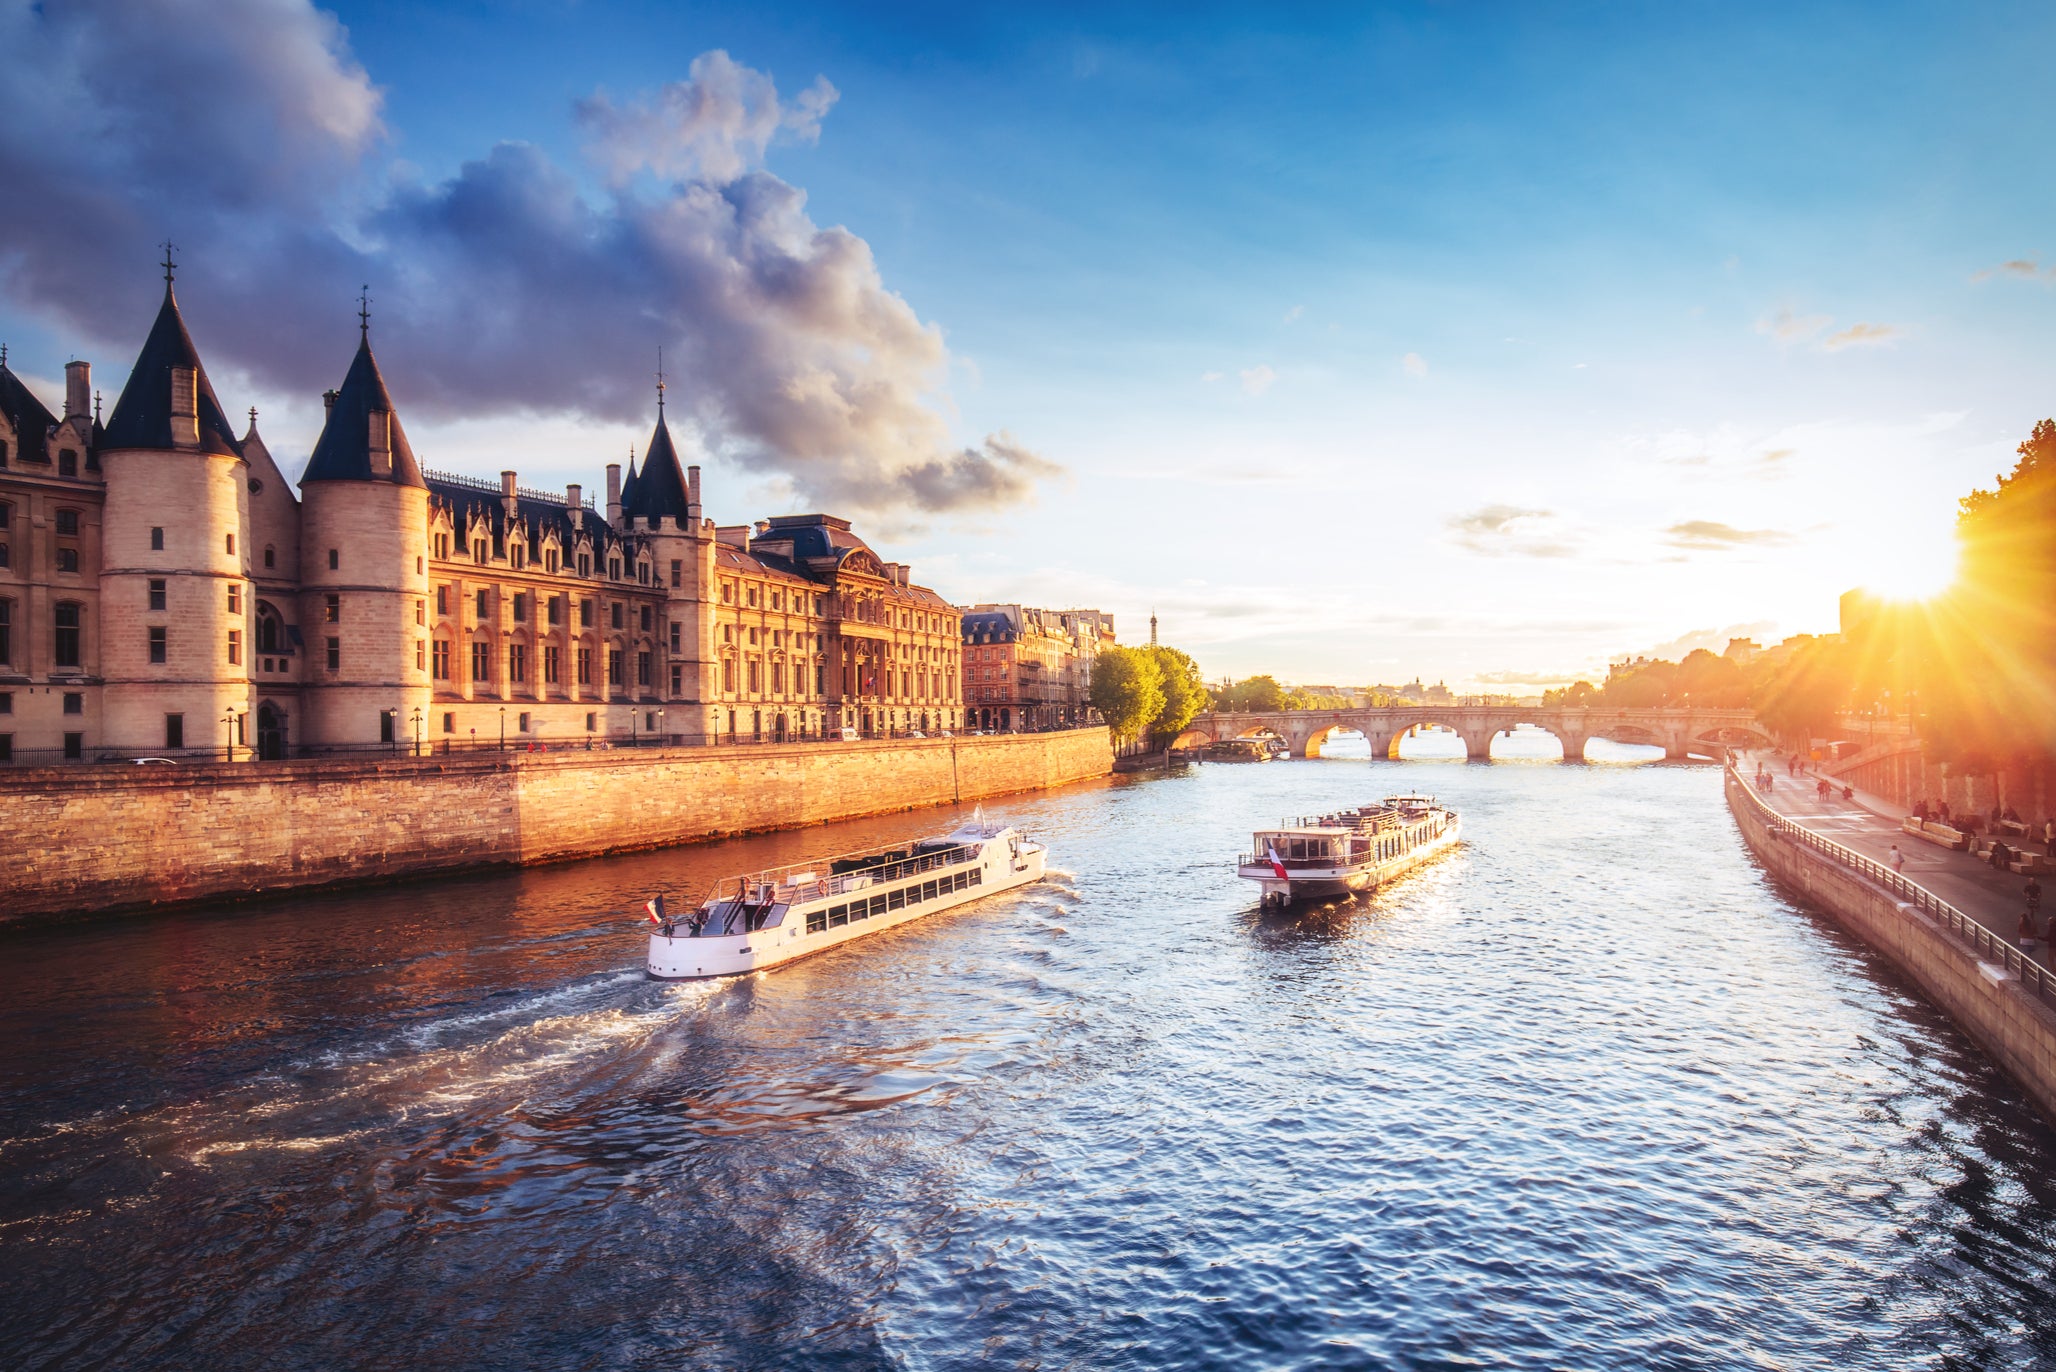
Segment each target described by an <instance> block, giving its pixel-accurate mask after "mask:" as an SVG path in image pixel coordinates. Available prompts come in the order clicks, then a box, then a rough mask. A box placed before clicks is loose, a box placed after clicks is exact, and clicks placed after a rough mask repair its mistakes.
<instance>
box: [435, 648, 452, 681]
mask: <svg viewBox="0 0 2056 1372" xmlns="http://www.w3.org/2000/svg"><path fill="white" fill-rule="evenodd" d="M432 661H433V663H434V667H433V675H434V676H435V679H436V680H437V681H448V680H449V679H450V640H448V639H447V638H439V639H437V640H436V641H435V653H434V657H433V659H432Z"/></svg>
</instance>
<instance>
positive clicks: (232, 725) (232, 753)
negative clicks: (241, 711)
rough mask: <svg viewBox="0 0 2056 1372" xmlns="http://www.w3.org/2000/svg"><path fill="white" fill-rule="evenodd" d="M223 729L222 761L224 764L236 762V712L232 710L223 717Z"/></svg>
mask: <svg viewBox="0 0 2056 1372" xmlns="http://www.w3.org/2000/svg"><path fill="white" fill-rule="evenodd" d="M221 727H222V731H223V732H222V744H221V760H222V761H223V762H234V761H235V760H236V712H235V711H234V710H230V711H229V712H228V713H227V714H225V715H223V716H222V717H221Z"/></svg>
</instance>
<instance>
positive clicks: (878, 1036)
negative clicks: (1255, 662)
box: [0, 730, 2056, 1368]
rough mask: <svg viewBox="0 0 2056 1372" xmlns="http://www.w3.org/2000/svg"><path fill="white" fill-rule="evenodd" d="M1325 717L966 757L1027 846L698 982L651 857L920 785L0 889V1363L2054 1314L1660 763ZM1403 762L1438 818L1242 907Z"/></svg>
mask: <svg viewBox="0 0 2056 1372" xmlns="http://www.w3.org/2000/svg"><path fill="white" fill-rule="evenodd" d="M1528 732H1529V731H1525V730H1524V731H1521V733H1519V734H1516V735H1515V737H1514V738H1512V739H1502V740H1500V744H1499V752H1500V755H1501V756H1502V757H1504V756H1505V755H1506V751H1507V749H1508V748H1509V746H1517V747H1527V746H1536V741H1534V740H1529V739H1527V738H1526V737H1525V735H1526V734H1527V733H1528ZM1427 737H1428V738H1429V739H1433V738H1434V737H1435V736H1433V735H1429V736H1427ZM1444 737H1449V738H1450V741H1452V742H1454V739H1453V737H1451V736H1444ZM1337 742H1338V743H1340V742H1341V741H1339V740H1338V741H1337ZM1539 743H1540V745H1543V746H1546V747H1547V748H1548V749H1549V750H1550V752H1549V753H1547V754H1545V755H1553V749H1554V743H1553V740H1549V739H1547V736H1543V737H1542V739H1541V740H1540V741H1539ZM1359 746H1360V744H1359ZM1459 746H1460V745H1459ZM1346 751H1347V750H1346V747H1337V748H1335V749H1333V750H1331V753H1330V755H1329V756H1328V757H1326V758H1324V759H1322V760H1320V761H1317V762H1287V763H1277V764H1271V765H1265V766H1240V767H1238V766H1208V767H1204V768H1199V769H1196V770H1194V771H1192V772H1189V773H1185V774H1182V775H1176V776H1171V777H1162V778H1157V777H1153V778H1146V779H1127V780H1119V781H1115V782H1111V783H1107V784H1103V785H1094V786H1086V787H1079V788H1073V789H1071V790H1068V791H1065V792H1063V793H1060V794H1053V795H1045V796H1036V797H1029V798H1025V799H1022V800H1019V801H1017V802H1011V803H1009V804H1007V805H1006V806H1005V807H1004V809H1005V810H1006V812H1007V814H1008V816H1009V817H1010V818H1013V819H1015V820H1017V821H1018V822H1020V823H1022V824H1023V825H1024V826H1025V827H1027V828H1028V829H1029V830H1030V831H1031V832H1033V833H1035V834H1036V835H1037V836H1039V837H1043V838H1046V839H1048V840H1049V841H1050V843H1051V844H1052V850H1053V857H1054V859H1055V864H1056V867H1057V868H1058V870H1057V871H1055V872H1054V873H1053V874H1052V877H1051V879H1050V880H1049V881H1047V882H1045V883H1043V884H1042V885H1040V886H1038V887H1035V888H1032V889H1029V890H1026V891H1022V892H1017V893H1012V894H1009V895H1006V896H1002V897H998V898H995V899H993V900H991V901H987V902H984V903H982V904H979V905H976V906H973V907H969V908H966V909H963V910H960V911H957V912H952V913H949V914H946V915H942V916H937V917H935V918H932V919H930V920H928V921H924V922H923V923H922V924H919V925H916V926H914V927H912V928H908V929H900V930H895V931H892V932H889V933H886V934H883V935H880V936H878V937H876V938H874V939H871V940H868V941H866V942H865V943H864V944H862V945H860V946H858V947H856V948H853V949H847V950H844V951H841V952H837V953H832V954H829V955H826V956H823V957H820V958H816V959H813V960H810V961H807V962H803V963H800V964H796V965H794V966H791V967H788V968H783V969H780V970H778V971H776V972H773V973H770V974H767V975H764V976H760V977H756V978H751V979H748V980H743V981H738V982H730V983H722V984H718V985H703V984H702V985H659V984H654V983H651V982H648V981H646V980H645V979H643V977H642V976H641V975H640V971H639V968H640V957H641V946H640V942H641V940H640V935H639V932H638V927H637V925H636V922H635V921H636V915H635V910H636V907H637V906H639V905H640V903H641V901H642V900H643V899H644V898H645V897H646V896H647V894H648V893H649V892H651V891H653V890H657V889H665V890H669V891H671V892H673V893H674V894H675V895H677V896H679V897H687V896H691V895H694V894H696V893H697V892H699V891H700V890H703V889H704V888H705V887H706V886H708V885H709V884H711V882H712V881H713V879H714V878H715V877H716V876H719V875H725V874H728V873H729V872H731V871H733V870H734V869H737V868H741V867H753V866H761V865H768V864H770V863H774V862H783V861H788V860H798V859H802V858H810V857H814V856H819V855H821V854H823V853H825V852H828V851H832V850H836V849H841V848H847V847H854V846H857V845H860V844H866V843H871V842H882V841H886V840H898V839H903V838H906V837H910V836H914V835H919V834H922V833H925V832H928V831H930V830H933V829H938V828H940V827H943V825H944V823H945V820H946V818H947V817H945V816H939V815H936V814H928V815H912V816H897V817H893V818H890V819H883V820H875V821H868V822H864V823H861V824H855V825H846V826H840V827H839V828H837V829H835V830H815V831H810V832H807V833H801V834H787V835H778V836H772V837H768V838H763V839H753V840H746V841H739V842H735V843H729V844H722V845H711V846H707V847H702V848H694V849H686V850H679V851H674V852H669V853H658V854H640V855H636V856H633V857H626V858H621V859H615V860H608V861H603V862H592V863H583V864H578V865H575V866H566V867H560V868H545V869H537V870H534V871H529V872H522V873H514V874H506V873H502V874H494V875H490V876H482V877H474V878H466V879H461V880H451V881H443V882H436V883H423V884H418V885H413V886H409V887H405V888H400V889H392V890H383V891H376V892H361V893H355V894H346V895H326V896H318V897H310V898H304V899H295V900H290V901H281V902H277V903H271V904H266V905H262V906H249V907H242V908H236V909H226V910H221V911H213V912H193V913H186V914H179V915H173V916H160V917H154V918H137V919H122V920H114V921H99V922H90V923H82V924H79V925H75V926H72V927H66V928H58V929H53V930H46V931H42V932H34V933H16V934H12V935H10V936H8V937H7V938H6V939H5V941H4V951H5V954H6V956H5V957H4V959H0V968H4V970H0V978H4V985H0V989H4V992H5V994H4V997H0V1180H4V1184H0V1236H4V1242H5V1243H6V1245H7V1249H6V1251H7V1253H8V1261H7V1263H6V1264H5V1266H4V1276H0V1362H4V1364H5V1365H7V1366H10V1367H97V1366H123V1367H192V1366H206V1367H210V1368H243V1367H251V1368H257V1367H263V1368H280V1367H285V1368H295V1367H300V1368H330V1367H393V1366H411V1365H421V1366H438V1367H467V1368H468V1367H477V1368H507V1367H553V1368H554V1367H584V1366H592V1367H617V1366H687V1365H702V1364H704V1365H711V1366H731V1365H733V1366H762V1367H784V1366H795V1365H807V1366H851V1367H870V1366H879V1367H885V1366H923V1367H952V1368H954V1367H965V1368H969V1367H984V1366H991V1365H1017V1366H1029V1367H1103V1366H1135V1367H1195V1366H1206V1365H1233V1366H1266V1367H1330V1366H1365V1367H1390V1366H1398V1367H1457V1366H1485V1367H1489V1366H1520V1367H1527V1366H1552V1367H1619V1368H1644V1367H1707V1368H1726V1367H1735V1366H1764V1367H1818V1366H1828V1365H1836V1366H1842V1367H1850V1368H1903V1367H1916V1366H1933V1367H1942V1366H1949V1367H1992V1368H1999V1367H2008V1368H2011V1367H2024V1366H2036V1365H2043V1364H2044V1363H2045V1362H2046V1361H2047V1360H2049V1358H2050V1357H2051V1345H2052V1330H2056V1321H2052V1318H2051V1315H2050V1313H2049V1303H2048V1302H2047V1300H2046V1299H2045V1298H2044V1296H2043V1294H2042V1293H2043V1292H2045V1291H2047V1290H2048V1289H2049V1284H2050V1280H2051V1275H2052V1268H2056V1224H2052V1221H2056V1208H2052V1206H2056V1148H2052V1136H2051V1134H2050V1132H2049V1131H2048V1130H2047V1129H2045V1128H2044V1127H2043V1126H2042V1125H2041V1124H2040V1123H2039V1122H2038V1121H2037V1120H2036V1119H2035V1118H2034V1117H2033V1116H2032V1115H2031V1114H2030V1113H2029V1112H2028V1111H2027V1110H2025V1109H2024V1108H2023V1107H2021V1106H2020V1105H2019V1104H2017V1103H2016V1101H2015V1099H2014V1097H2013V1095H2012V1093H2011V1092H2010V1091H2009V1090H2007V1089H2006V1088H2005V1087H2004V1085H2003V1083H2001V1082H1998V1081H1997V1080H1996V1079H1995V1078H1994V1076H1993V1074H1992V1073H1991V1072H1990V1070H1989V1069H1988V1068H1987V1067H1986V1065H1985V1064H1984V1063H1983V1062H1982V1060H1981V1059H1979V1058H1978V1057H1977V1056H1976V1055H1975V1054H1974V1053H1973V1052H1972V1051H1970V1050H1969V1049H1968V1048H1967V1046H1966V1045H1965V1044H1964V1042H1963V1041H1962V1040H1961V1038H1960V1037H1959V1036H1957V1035H1956V1034H1954V1033H1953V1032H1952V1031H1950V1030H1949V1029H1948V1027H1947V1026H1945V1025H1943V1024H1942V1023H1940V1022H1939V1021H1938V1020H1937V1018H1936V1017H1935V1016H1934V1015H1933V1014H1932V1013H1931V1012H1930V1011H1929V1010H1927V1008H1926V1007H1925V1006H1923V1005H1922V1004H1921V1003H1919V1002H1917V1001H1914V1000H1912V999H1911V998H1910V997H1909V996H1908V995H1907V994H1906V993H1905V992H1904V991H1903V990H1902V989H1901V988H1900V987H1899V986H1898V985H1897V984H1896V983H1894V982H1893V981H1892V980H1891V979H1890V978H1888V977H1886V976H1883V975H1882V974H1881V973H1880V972H1879V970H1878V969H1877V968H1876V967H1875V966H1874V964H1873V963H1872V961H1871V960H1870V959H1869V958H1867V957H1866V956H1865V955H1864V954H1863V953H1862V952H1861V950H1859V949H1857V948H1855V947H1853V946H1852V945H1851V944H1850V943H1849V942H1848V941H1847V940H1845V939H1843V938H1842V937H1840V936H1839V935H1838V934H1837V933H1836V932H1835V931H1834V930H1833V929H1832V928H1831V927H1829V926H1827V925H1825V924H1823V923H1822V922H1820V921H1818V920H1816V919H1813V918H1811V917H1809V916H1807V915H1805V914H1804V913H1802V912H1799V911H1796V910H1794V909H1793V908H1792V907H1791V906H1790V905H1788V904H1787V903H1786V902H1785V901H1784V900H1782V899H1781V898H1780V897H1779V895H1778V894H1777V893H1776V892H1775V891H1773V890H1771V889H1770V888H1769V887H1768V886H1767V885H1766V884H1765V883H1764V880H1763V878H1762V876H1761V874H1760V873H1759V872H1758V871H1757V870H1756V869H1755V868H1754V867H1753V866H1752V865H1751V863H1750V862H1749V860H1748V858H1747V856H1746V854H1745V853H1744V852H1743V851H1742V850H1741V848H1740V847H1739V845H1738V843H1737V841H1736V838H1735V835H1734V831H1733V828H1732V826H1731V824H1730V823H1729V821H1728V819H1727V817H1726V814H1725V812H1724V810H1723V809H1722V806H1721V800H1720V793H1719V778H1718V775H1717V774H1716V773H1715V772H1714V771H1713V770H1712V769H1710V768H1700V767H1672V766H1667V765H1656V766H1632V767H1631V766H1587V767H1564V766H1560V765H1547V764H1543V763H1539V762H1537V763H1526V764H1523V763H1518V762H1501V763H1496V764H1494V765H1491V766H1462V765H1452V764H1449V763H1442V762H1427V761H1423V762H1420V763H1406V764H1390V763H1376V764H1372V763H1368V762H1366V761H1364V760H1362V759H1361V758H1360V757H1359V758H1358V759H1354V760H1352V759H1349V758H1347V757H1342V756H1338V754H1339V753H1342V752H1346ZM1601 752H1602V745H1601V744H1599V743H1595V744H1594V745H1593V754H1592V756H1593V759H1594V760H1595V761H1603V760H1605V759H1604V758H1603V757H1602V756H1601ZM1639 756H1640V754H1631V755H1629V756H1628V757H1622V758H1620V759H1619V760H1621V761H1627V760H1632V759H1633V758H1635V757H1639ZM1401 789H1423V790H1428V791H1432V792H1435V793H1437V794H1439V795H1441V796H1443V797H1444V798H1446V799H1449V800H1451V801H1452V802H1454V803H1455V804H1456V805H1457V806H1458V807H1459V808H1460V809H1461V810H1462V812H1463V815H1464V823H1465V842H1464V844H1463V846H1462V848H1461V849H1460V850H1458V851H1457V852H1456V853H1454V854H1452V855H1451V856H1450V857H1448V858H1447V859H1445V860H1443V861H1440V862H1438V863H1436V864H1434V865H1432V866H1430V867H1428V868H1426V869H1424V870H1422V871H1421V872H1419V873H1417V874H1415V875H1413V876H1411V877H1409V878H1407V879H1406V880H1404V881H1403V882H1401V883H1400V884H1399V885H1397V886H1395V887H1394V888H1392V889H1390V890H1388V891H1386V892H1384V893H1382V894H1381V895H1379V896H1378V897H1376V898H1375V899H1373V900H1371V901H1369V902H1366V903H1362V904H1354V905H1349V904H1344V905H1336V906H1332V907H1327V908H1324V909H1320V910H1315V911H1309V912H1306V913H1304V914H1302V915H1299V916H1297V917H1294V918H1289V919H1283V918H1279V917H1276V916H1260V915H1259V914H1258V913H1257V911H1256V909H1255V902H1254V899H1253V894H1254V893H1253V888H1251V889H1249V890H1245V889H1242V888H1243V887H1244V886H1245V885H1247V884H1246V883H1241V882H1238V881H1237V880H1236V879H1235V877H1234V876H1233V868H1232V865H1231V864H1232V862H1233V858H1234V855H1235V854H1236V853H1237V852H1238V851H1239V850H1240V849H1241V847H1242V846H1244V845H1245V844H1246V842H1247V839H1248V836H1249V832H1250V831H1251V830H1252V829H1254V828H1256V827H1257V826H1259V825H1262V824H1266V823H1269V822H1271V821H1273V820H1275V819H1276V818H1278V817H1279V816H1281V815H1283V814H1286V813H1305V812H1309V811H1315V810H1320V809H1324V808H1330V807H1333V806H1339V805H1342V804H1344V803H1351V802H1356V801H1360V800H1362V799H1365V798H1367V797H1375V796H1377V795H1381V794H1384V793H1386V792H1389V791H1396V790H1401ZM995 808H999V807H995Z"/></svg>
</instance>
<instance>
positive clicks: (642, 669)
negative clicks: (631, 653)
mask: <svg viewBox="0 0 2056 1372" xmlns="http://www.w3.org/2000/svg"><path fill="white" fill-rule="evenodd" d="M635 684H636V685H638V686H647V685H649V684H650V655H649V654H648V653H646V652H642V653H637V654H636V655H635Z"/></svg>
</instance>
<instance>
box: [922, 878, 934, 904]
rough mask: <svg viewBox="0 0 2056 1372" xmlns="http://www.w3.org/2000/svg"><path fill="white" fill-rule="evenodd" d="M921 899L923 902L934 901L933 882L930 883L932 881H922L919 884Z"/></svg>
mask: <svg viewBox="0 0 2056 1372" xmlns="http://www.w3.org/2000/svg"><path fill="white" fill-rule="evenodd" d="M921 899H923V900H934V899H935V883H934V882H932V881H924V882H922V883H921Z"/></svg>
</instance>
